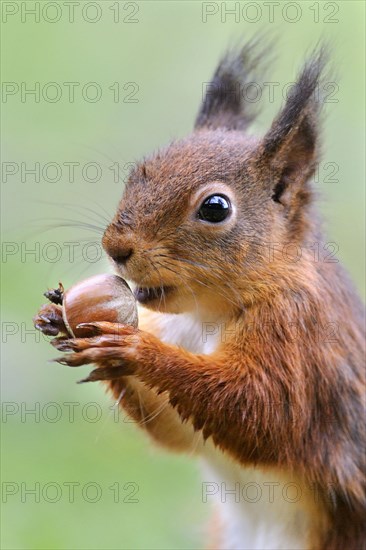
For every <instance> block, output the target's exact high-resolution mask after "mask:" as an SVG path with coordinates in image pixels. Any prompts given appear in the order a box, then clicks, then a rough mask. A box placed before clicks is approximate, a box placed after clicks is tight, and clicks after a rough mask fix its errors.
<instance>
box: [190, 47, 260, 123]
mask: <svg viewBox="0 0 366 550" xmlns="http://www.w3.org/2000/svg"><path fill="white" fill-rule="evenodd" d="M260 40H261V38H260V37H258V38H257V39H256V40H251V41H249V42H248V43H246V44H245V45H244V46H242V47H241V48H240V49H239V50H238V49H233V50H230V51H228V52H227V53H226V55H225V56H224V57H223V58H222V59H221V61H220V63H219V65H218V67H217V68H216V71H215V73H214V75H213V77H212V79H211V81H210V82H206V83H204V85H205V88H206V90H205V96H204V98H203V101H202V105H201V107H200V110H199V112H198V115H197V118H196V122H195V126H194V127H195V129H200V128H209V129H213V130H214V129H216V128H225V129H227V130H243V129H245V128H246V127H247V126H248V125H249V124H250V123H251V122H252V120H253V119H254V117H255V116H256V113H255V112H254V111H253V102H252V103H249V104H248V102H246V101H245V97H246V95H247V92H248V95H249V96H250V93H249V91H248V90H247V88H249V87H250V84H251V83H253V82H255V81H256V79H255V78H254V72H253V71H254V69H255V68H257V65H258V63H259V61H261V59H262V58H263V56H264V54H265V50H264V49H262V50H261V51H257V53H256V54H255V53H254V50H258V48H257V43H258V42H259V41H260Z"/></svg>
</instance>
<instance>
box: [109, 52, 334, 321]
mask: <svg viewBox="0 0 366 550" xmlns="http://www.w3.org/2000/svg"><path fill="white" fill-rule="evenodd" d="M253 48H254V45H253V43H249V44H247V45H245V46H244V47H243V48H242V49H241V50H240V51H239V52H234V51H231V52H229V53H228V54H227V55H226V56H225V57H224V58H223V59H222V60H221V62H220V63H219V65H218V68H217V69H216V71H215V73H214V76H213V78H212V81H211V83H210V85H209V87H208V89H207V92H206V95H205V97H204V99H203V102H202V105H201V108H200V110H199V113H198V116H197V118H196V123H195V128H194V131H193V133H192V134H191V135H189V136H188V137H187V138H185V139H182V140H179V141H176V142H173V143H171V144H170V145H169V146H168V147H166V148H165V149H162V150H160V151H158V152H157V153H155V154H154V155H152V156H151V157H149V158H146V159H144V160H143V161H142V162H141V163H139V164H138V165H137V166H136V167H135V168H134V169H133V170H132V172H131V174H130V176H129V179H128V182H127V185H126V188H125V190H124V194H123V197H122V200H121V202H120V204H119V208H118V211H117V213H116V215H115V217H114V218H113V220H112V222H111V224H110V225H109V226H108V227H107V229H106V231H105V234H104V237H103V246H104V248H105V250H106V252H107V253H108V255H109V256H110V257H111V259H112V260H113V262H114V264H115V266H116V268H117V270H118V271H119V272H120V273H121V275H122V276H123V277H125V278H127V279H128V280H130V281H132V282H133V283H135V285H136V290H135V295H136V297H137V299H138V300H139V302H140V303H142V304H143V305H145V306H146V307H149V308H151V309H155V310H159V311H163V312H172V313H181V312H184V311H195V310H197V309H198V310H204V311H205V310H206V311H207V310H212V311H213V310H215V311H220V310H223V311H227V310H228V309H230V310H233V311H237V312H238V311H240V310H242V309H243V308H244V307H247V306H248V304H252V303H253V302H254V301H255V300H256V299H258V298H259V297H260V296H262V295H263V293H265V292H267V291H268V289H269V288H271V285H272V286H273V285H275V284H278V278H279V277H280V275H281V273H282V274H284V273H286V272H287V271H288V265H286V266H282V265H281V261H277V263H276V264H275V265H273V264H271V263H270V262H269V257H268V253H269V247H270V246H271V243H283V244H288V243H294V244H299V245H301V244H302V243H303V242H304V241H305V240H306V238H307V237H308V236H309V234H310V232H311V231H312V228H311V216H310V214H309V207H310V204H311V198H312V192H311V186H310V182H309V180H310V178H311V176H312V175H313V173H314V170H315V167H316V163H317V160H318V139H317V138H318V118H319V114H318V111H319V101H317V99H316V96H315V93H316V91H317V88H318V84H319V78H320V75H321V71H322V69H323V65H324V54H323V51H322V50H321V51H320V52H318V53H316V54H314V55H313V56H312V57H311V58H310V59H309V60H308V61H307V62H306V63H305V65H304V67H303V69H302V71H301V72H300V74H299V77H298V79H297V82H296V84H295V85H294V87H293V89H292V91H291V94H290V96H289V97H288V99H287V101H286V103H285V105H284V107H283V108H282V110H281V111H280V113H279V115H278V116H277V118H276V119H275V120H274V122H273V124H272V126H271V127H270V129H269V131H268V132H267V133H266V134H265V135H264V137H262V138H257V137H253V136H250V135H248V133H247V128H248V126H249V123H250V122H251V120H252V114H251V113H250V111H249V109H248V106H247V104H246V102H245V99H244V97H245V94H244V93H243V91H244V89H245V86H246V85H248V82H249V83H250V75H251V71H252V69H253V66H256V65H257V61H258V59H257V58H255V56H253ZM285 268H286V269H285Z"/></svg>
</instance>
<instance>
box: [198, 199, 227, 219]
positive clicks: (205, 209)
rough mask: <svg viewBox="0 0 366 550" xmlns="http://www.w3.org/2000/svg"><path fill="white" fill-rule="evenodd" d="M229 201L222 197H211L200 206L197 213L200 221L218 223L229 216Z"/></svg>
mask: <svg viewBox="0 0 366 550" xmlns="http://www.w3.org/2000/svg"><path fill="white" fill-rule="evenodd" d="M230 211H231V208H230V201H229V199H228V198H227V197H225V196H224V195H211V196H210V197H207V199H205V200H204V201H203V203H202V204H201V207H200V209H199V211H198V217H199V219H200V220H204V221H206V222H211V223H219V222H222V221H223V220H225V219H226V218H227V217H228V215H229V214H230Z"/></svg>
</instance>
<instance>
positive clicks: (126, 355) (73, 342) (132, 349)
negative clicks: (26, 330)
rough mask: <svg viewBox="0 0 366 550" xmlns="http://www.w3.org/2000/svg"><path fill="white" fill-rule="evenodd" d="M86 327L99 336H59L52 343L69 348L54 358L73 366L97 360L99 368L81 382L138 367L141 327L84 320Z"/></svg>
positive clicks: (60, 347)
mask: <svg viewBox="0 0 366 550" xmlns="http://www.w3.org/2000/svg"><path fill="white" fill-rule="evenodd" d="M79 326H83V329H89V330H90V332H91V333H93V334H95V333H97V336H92V337H90V338H73V339H58V338H56V339H55V340H53V341H52V342H51V343H52V345H53V346H54V347H55V348H56V349H58V350H59V351H64V352H70V353H67V354H66V355H64V356H63V357H60V358H58V359H55V361H56V362H58V363H61V364H62V365H68V366H70V367H79V366H81V365H88V364H90V363H95V364H96V365H97V366H98V368H96V369H95V370H93V371H92V372H91V373H90V375H89V376H88V377H87V378H85V379H84V380H81V381H80V382H94V381H97V380H114V379H116V378H120V377H121V376H126V375H130V374H134V373H135V372H136V369H137V362H138V361H137V359H138V357H137V355H138V353H137V350H138V347H139V345H140V344H141V340H142V336H141V335H142V334H144V333H143V332H142V331H139V330H138V329H135V328H133V327H131V326H127V325H121V324H118V323H107V322H100V323H83V324H82V325H79Z"/></svg>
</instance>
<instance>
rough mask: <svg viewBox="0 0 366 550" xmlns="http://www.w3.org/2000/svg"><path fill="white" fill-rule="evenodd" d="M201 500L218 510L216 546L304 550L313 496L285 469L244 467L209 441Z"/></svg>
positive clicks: (307, 537) (308, 532)
mask: <svg viewBox="0 0 366 550" xmlns="http://www.w3.org/2000/svg"><path fill="white" fill-rule="evenodd" d="M202 499H203V502H207V503H210V502H211V503H213V504H214V505H215V506H216V508H217V509H218V512H219V516H220V523H221V529H220V537H219V538H220V540H218V541H217V544H218V546H216V547H217V548H220V549H222V550H224V549H225V550H229V549H230V550H245V549H248V550H300V549H301V550H307V549H308V548H309V538H310V532H311V527H312V526H311V515H312V514H311V513H310V510H311V509H312V508H314V503H312V502H311V499H312V494H311V491H309V488H307V487H306V486H305V485H304V484H302V483H300V482H299V480H298V479H297V478H296V477H292V476H290V474H286V472H283V473H279V472H277V471H275V470H270V469H268V470H261V469H259V468H252V467H248V468H244V467H242V466H240V465H239V464H237V463H235V462H234V461H233V460H231V458H229V457H227V456H225V455H224V454H223V453H222V452H221V451H219V450H218V449H217V448H214V447H213V445H212V446H211V445H209V446H208V448H207V454H205V456H204V457H203V482H202Z"/></svg>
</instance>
